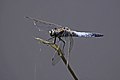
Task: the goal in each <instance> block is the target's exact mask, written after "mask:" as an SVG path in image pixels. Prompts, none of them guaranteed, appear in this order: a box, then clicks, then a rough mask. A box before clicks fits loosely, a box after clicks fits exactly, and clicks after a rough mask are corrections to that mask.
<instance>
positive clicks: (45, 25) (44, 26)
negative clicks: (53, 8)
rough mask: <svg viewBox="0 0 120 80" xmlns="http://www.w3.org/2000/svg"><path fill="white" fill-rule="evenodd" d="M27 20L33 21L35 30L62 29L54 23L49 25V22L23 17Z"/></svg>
mask: <svg viewBox="0 0 120 80" xmlns="http://www.w3.org/2000/svg"><path fill="white" fill-rule="evenodd" d="M25 18H27V19H29V20H32V21H33V24H34V25H35V26H36V28H37V29H38V30H39V31H41V30H46V31H49V30H51V29H53V28H56V27H62V26H61V25H58V24H55V23H51V22H47V21H44V20H40V19H35V18H31V17H25Z"/></svg>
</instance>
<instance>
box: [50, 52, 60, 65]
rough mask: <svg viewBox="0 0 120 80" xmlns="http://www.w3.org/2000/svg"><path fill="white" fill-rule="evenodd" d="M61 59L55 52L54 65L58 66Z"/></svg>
mask: <svg viewBox="0 0 120 80" xmlns="http://www.w3.org/2000/svg"><path fill="white" fill-rule="evenodd" d="M60 60H61V57H60V56H59V55H58V53H57V52H55V54H54V56H53V58H52V65H53V66H54V65H56V64H57V63H58V62H60Z"/></svg>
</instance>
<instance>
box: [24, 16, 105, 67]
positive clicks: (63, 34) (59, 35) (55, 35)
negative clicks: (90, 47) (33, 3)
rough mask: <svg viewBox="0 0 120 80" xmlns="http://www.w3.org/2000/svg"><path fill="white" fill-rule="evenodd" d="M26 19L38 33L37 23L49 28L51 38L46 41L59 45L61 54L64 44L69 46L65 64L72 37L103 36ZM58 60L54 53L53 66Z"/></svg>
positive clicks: (71, 44) (38, 20)
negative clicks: (30, 21) (31, 22)
mask: <svg viewBox="0 0 120 80" xmlns="http://www.w3.org/2000/svg"><path fill="white" fill-rule="evenodd" d="M26 18H28V19H30V20H32V21H33V24H34V25H35V26H36V27H37V28H38V29H39V31H40V28H39V25H38V23H40V24H44V25H48V27H49V28H50V29H49V30H48V33H49V35H50V37H51V38H49V39H48V41H49V40H51V39H52V40H53V43H54V44H56V43H59V46H60V47H61V48H62V52H63V53H64V48H65V45H66V42H68V44H69V46H68V55H67V64H68V62H69V57H70V52H71V50H72V47H73V37H84V38H92V37H93V38H97V37H103V34H101V33H96V32H89V31H75V30H71V29H70V28H69V27H64V26H61V25H58V24H55V23H51V22H47V21H44V20H40V19H35V18H31V17H26ZM51 26H54V28H51ZM48 27H47V28H48ZM63 38H65V39H67V40H65V39H63ZM57 39H58V41H57ZM60 60H61V59H60V55H58V54H56V53H55V54H54V56H53V58H52V64H53V65H55V64H57V63H58V62H59V61H60Z"/></svg>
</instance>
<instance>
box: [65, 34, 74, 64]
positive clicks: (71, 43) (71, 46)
mask: <svg viewBox="0 0 120 80" xmlns="http://www.w3.org/2000/svg"><path fill="white" fill-rule="evenodd" d="M67 42H68V49H67V50H68V51H67V56H66V57H67V65H68V63H69V60H70V54H71V50H72V48H73V43H74V40H73V37H72V36H69V37H68V40H67Z"/></svg>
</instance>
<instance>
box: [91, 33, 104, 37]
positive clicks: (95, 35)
mask: <svg viewBox="0 0 120 80" xmlns="http://www.w3.org/2000/svg"><path fill="white" fill-rule="evenodd" d="M92 36H94V37H103V36H104V35H103V34H100V33H95V34H93V35H92Z"/></svg>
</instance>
